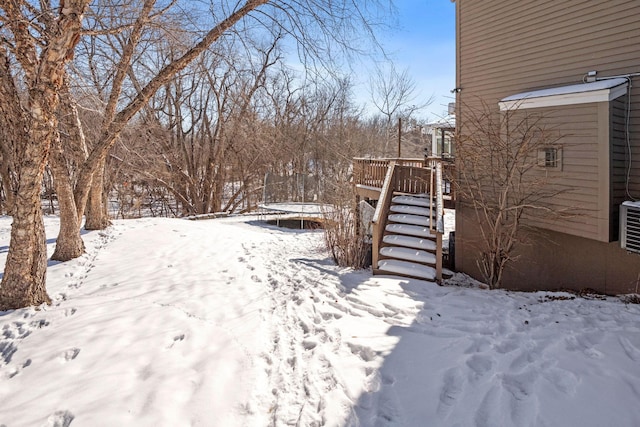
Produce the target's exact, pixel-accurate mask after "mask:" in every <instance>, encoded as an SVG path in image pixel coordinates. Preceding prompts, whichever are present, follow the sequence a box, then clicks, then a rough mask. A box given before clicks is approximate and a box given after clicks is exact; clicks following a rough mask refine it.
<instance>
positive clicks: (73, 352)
mask: <svg viewBox="0 0 640 427" xmlns="http://www.w3.org/2000/svg"><path fill="white" fill-rule="evenodd" d="M78 354H80V349H79V348H70V349H69V350H66V351H65V352H64V353H62V354H61V355H60V358H61V359H62V360H64V361H65V362H70V361H72V360H73V359H75V358H76V357H78Z"/></svg>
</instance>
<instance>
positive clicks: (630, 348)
mask: <svg viewBox="0 0 640 427" xmlns="http://www.w3.org/2000/svg"><path fill="white" fill-rule="evenodd" d="M618 341H620V345H621V346H622V349H623V350H624V352H625V354H626V355H627V357H628V358H629V359H631V360H633V361H634V362H637V361H640V350H639V349H638V347H636V346H635V345H633V343H632V342H631V341H629V339H628V338H627V337H620V338H618Z"/></svg>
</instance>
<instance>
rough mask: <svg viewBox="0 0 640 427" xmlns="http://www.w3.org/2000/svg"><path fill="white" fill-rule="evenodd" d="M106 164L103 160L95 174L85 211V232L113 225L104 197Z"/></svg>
mask: <svg viewBox="0 0 640 427" xmlns="http://www.w3.org/2000/svg"><path fill="white" fill-rule="evenodd" d="M105 163H106V161H105V159H103V160H102V162H101V163H100V166H99V167H98V170H97V171H96V173H94V174H93V180H92V181H91V192H90V193H89V200H88V201H87V209H86V210H85V218H86V219H85V222H84V228H85V230H104V229H105V228H107V227H108V226H110V225H111V221H110V220H109V215H108V213H107V209H106V206H105V204H104V197H103V193H104V171H105Z"/></svg>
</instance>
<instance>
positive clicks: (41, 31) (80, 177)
mask: <svg viewBox="0 0 640 427" xmlns="http://www.w3.org/2000/svg"><path fill="white" fill-rule="evenodd" d="M88 4H89V1H88V0H66V1H65V2H60V4H59V6H60V7H57V8H52V7H51V4H49V3H48V2H39V3H37V4H36V2H31V1H28V0H6V1H4V2H2V3H1V4H0V23H2V26H1V27H0V31H1V32H2V38H0V43H2V50H3V52H2V57H0V62H2V65H1V66H2V67H3V69H2V72H3V73H6V75H8V76H11V78H6V79H5V82H3V83H11V84H12V85H13V87H14V89H15V87H16V86H15V83H14V80H13V79H14V78H21V79H22V80H23V83H22V86H23V87H24V88H25V96H24V99H25V101H24V102H21V99H19V97H17V96H14V97H8V98H4V97H3V99H2V100H0V104H1V105H2V107H1V109H2V111H7V112H13V111H17V110H21V113H22V114H19V115H17V116H15V117H16V121H15V122H14V123H13V124H12V127H11V130H10V131H9V132H11V133H12V136H11V137H10V138H9V139H10V140H11V141H14V143H15V146H16V149H15V152H16V154H17V156H16V159H18V160H17V162H16V169H18V171H19V173H18V176H19V181H18V187H17V188H19V192H18V194H17V195H16V200H15V203H14V222H13V226H12V234H11V243H10V248H9V254H8V257H7V262H6V265H5V272H4V276H3V278H2V282H1V284H0V309H8V308H16V307H23V306H27V305H37V304H41V303H46V302H49V297H48V295H47V293H46V288H45V273H46V246H45V236H44V225H43V221H42V212H41V205H40V200H39V196H40V194H39V193H40V187H41V183H42V176H43V170H44V167H45V165H46V163H47V161H48V160H49V151H50V149H51V147H53V148H54V149H57V148H56V147H59V145H58V144H59V143H58V140H59V138H60V135H59V129H58V119H57V116H56V111H57V108H58V104H59V101H60V91H61V88H62V86H63V82H64V80H65V66H66V65H67V64H68V63H69V61H70V60H71V59H72V58H73V56H74V49H75V47H76V45H77V44H78V42H79V40H80V38H81V34H82V32H81V25H82V22H83V19H84V13H85V11H86V9H87V7H88ZM230 4H231V5H232V6H231V7H225V5H226V3H223V4H222V5H221V7H220V8H213V9H212V10H216V11H221V12H222V13H223V15H222V16H220V17H218V18H217V21H216V22H217V23H216V24H215V26H213V27H211V28H210V29H208V30H207V31H205V32H204V34H203V36H202V37H201V38H200V39H199V41H197V42H196V43H194V44H193V45H191V46H190V47H188V48H187V49H186V50H184V51H183V52H181V53H180V54H179V55H178V56H177V57H176V58H172V59H171V61H170V62H168V63H165V64H162V66H161V68H160V69H159V71H157V72H154V73H152V75H151V76H150V78H149V79H148V80H145V82H144V83H143V84H142V85H141V87H140V88H139V90H136V92H135V93H134V94H132V96H131V97H130V98H128V99H122V98H121V97H120V96H119V95H118V94H117V93H119V92H118V91H117V90H116V91H113V90H112V91H111V93H113V94H114V96H113V97H110V98H109V101H108V103H107V108H106V110H105V111H106V113H105V117H104V120H103V124H102V127H101V130H100V134H99V137H98V139H97V141H95V144H94V145H93V147H92V148H91V151H90V152H89V155H88V157H87V159H86V160H85V161H84V162H83V163H82V165H81V166H80V167H79V169H78V171H77V177H76V185H75V187H74V189H73V204H75V211H76V213H75V217H74V216H73V215H64V218H66V219H65V221H68V220H69V218H71V220H70V222H75V230H77V234H79V227H80V222H79V221H78V219H79V218H81V217H82V215H83V214H84V211H85V207H86V204H87V201H88V199H89V194H90V191H91V188H92V186H91V184H92V180H93V178H94V174H95V173H96V172H98V171H99V170H100V168H101V166H102V165H103V164H104V163H105V159H106V157H107V155H108V153H109V151H110V149H111V147H112V146H113V145H114V144H115V142H116V141H117V140H118V137H119V135H120V134H121V133H122V132H123V130H124V129H125V127H126V125H127V123H129V121H130V120H132V119H133V118H134V117H135V116H136V115H137V114H138V113H139V112H140V111H141V109H142V108H143V107H144V106H145V105H146V104H147V102H148V101H149V99H150V98H151V97H152V96H153V95H154V93H156V91H157V90H158V89H160V88H161V87H163V86H164V85H166V84H167V83H168V82H169V81H171V79H172V78H173V77H174V76H175V75H176V74H177V73H179V72H180V71H181V70H183V69H185V67H187V66H188V65H189V64H190V63H191V62H192V61H193V60H195V59H196V58H197V57H198V56H199V55H200V54H201V53H203V52H204V51H205V50H207V49H208V48H209V47H210V46H211V45H212V44H213V43H214V42H216V41H217V40H219V39H220V38H221V37H223V36H225V35H226V34H229V32H230V30H231V29H232V28H234V26H236V25H237V24H239V23H240V21H241V20H242V19H243V18H245V17H250V16H252V17H253V18H254V20H253V21H252V22H253V23H256V24H262V23H264V22H265V21H270V22H271V25H268V26H266V27H265V29H266V30H267V31H268V30H269V29H270V28H273V27H274V26H276V27H284V28H285V31H286V32H287V33H290V34H293V35H294V36H296V38H297V40H298V42H299V43H300V46H301V51H302V52H304V54H305V55H308V56H306V57H307V58H310V59H311V61H309V62H308V65H310V66H311V65H314V61H313V59H314V58H315V59H316V60H317V61H327V62H329V61H331V59H332V58H334V52H335V48H336V47H338V48H342V49H343V50H347V51H348V50H349V40H351V39H352V37H353V34H354V33H355V34H362V33H363V32H364V33H372V31H373V25H372V24H371V23H370V21H369V20H368V16H371V15H372V14H373V13H375V11H372V10H371V9H372V8H373V7H375V5H376V4H377V2H367V3H366V4H362V3H360V2H356V1H353V0H342V1H338V2H334V1H328V0H307V1H304V2H297V1H296V2H289V1H286V0H280V1H278V0H271V1H270V0H247V1H245V2H243V3H242V4H240V3H237V2H230ZM149 5H155V2H154V1H152V0H146V1H145V2H143V4H142V8H141V9H140V11H141V12H140V13H139V15H137V18H136V19H135V22H140V23H142V24H144V23H145V22H148V20H149V19H150V15H149V14H148V13H146V12H145V11H146V10H148V9H147V8H148V6H149ZM39 6H40V8H38V7H39ZM252 12H255V13H254V14H253V15H251V14H252ZM133 25H134V26H133V29H132V33H131V34H130V37H129V41H130V42H131V44H132V45H135V43H136V40H135V39H136V36H135V34H136V33H135V31H136V28H137V27H136V26H135V25H136V24H133ZM247 25H249V22H247ZM128 48H129V45H127V46H126V47H125V50H124V51H123V54H122V56H121V59H120V65H119V67H118V68H117V69H116V77H115V79H114V83H112V86H113V87H114V88H116V87H117V85H118V82H119V81H121V80H123V79H124V75H126V73H127V72H128V70H129V68H130V67H131V61H132V55H130V54H129V51H128V50H127V49H128ZM355 50H356V49H352V50H351V51H355ZM305 55H303V56H305ZM11 58H15V63H14V62H13V61H12V60H11ZM12 92H15V93H17V92H18V91H17V90H12ZM63 185H67V186H70V184H69V183H67V182H65V183H63ZM69 201H70V200H69ZM69 204H71V203H69ZM65 229H66V227H65ZM75 234H76V232H75V231H74V236H69V238H68V239H67V240H68V241H70V242H71V245H74V244H75V242H78V236H77V235H75ZM60 237H62V236H60ZM64 240H65V237H62V241H64ZM58 243H59V244H61V242H58ZM72 249H75V248H72ZM61 252H63V251H61ZM64 252H67V251H64ZM71 252H76V253H77V251H73V250H72V251H69V253H71Z"/></svg>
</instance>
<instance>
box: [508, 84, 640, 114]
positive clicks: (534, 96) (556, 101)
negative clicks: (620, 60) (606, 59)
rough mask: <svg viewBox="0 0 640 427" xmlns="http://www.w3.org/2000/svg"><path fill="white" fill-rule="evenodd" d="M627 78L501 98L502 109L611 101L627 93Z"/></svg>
mask: <svg viewBox="0 0 640 427" xmlns="http://www.w3.org/2000/svg"><path fill="white" fill-rule="evenodd" d="M627 84H628V83H627V79H625V78H621V77H620V78H614V79H607V80H599V81H596V82H592V83H579V84H575V85H569V86H560V87H556V88H549V89H542V90H534V91H530V92H522V93H518V94H515V95H511V96H508V97H506V98H503V99H501V100H500V102H499V103H498V105H499V106H500V111H506V110H513V109H524V108H542V107H556V106H560V105H575V104H587V103H591V102H609V101H613V100H614V99H616V98H618V97H620V96H622V95H624V94H625V93H627Z"/></svg>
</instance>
